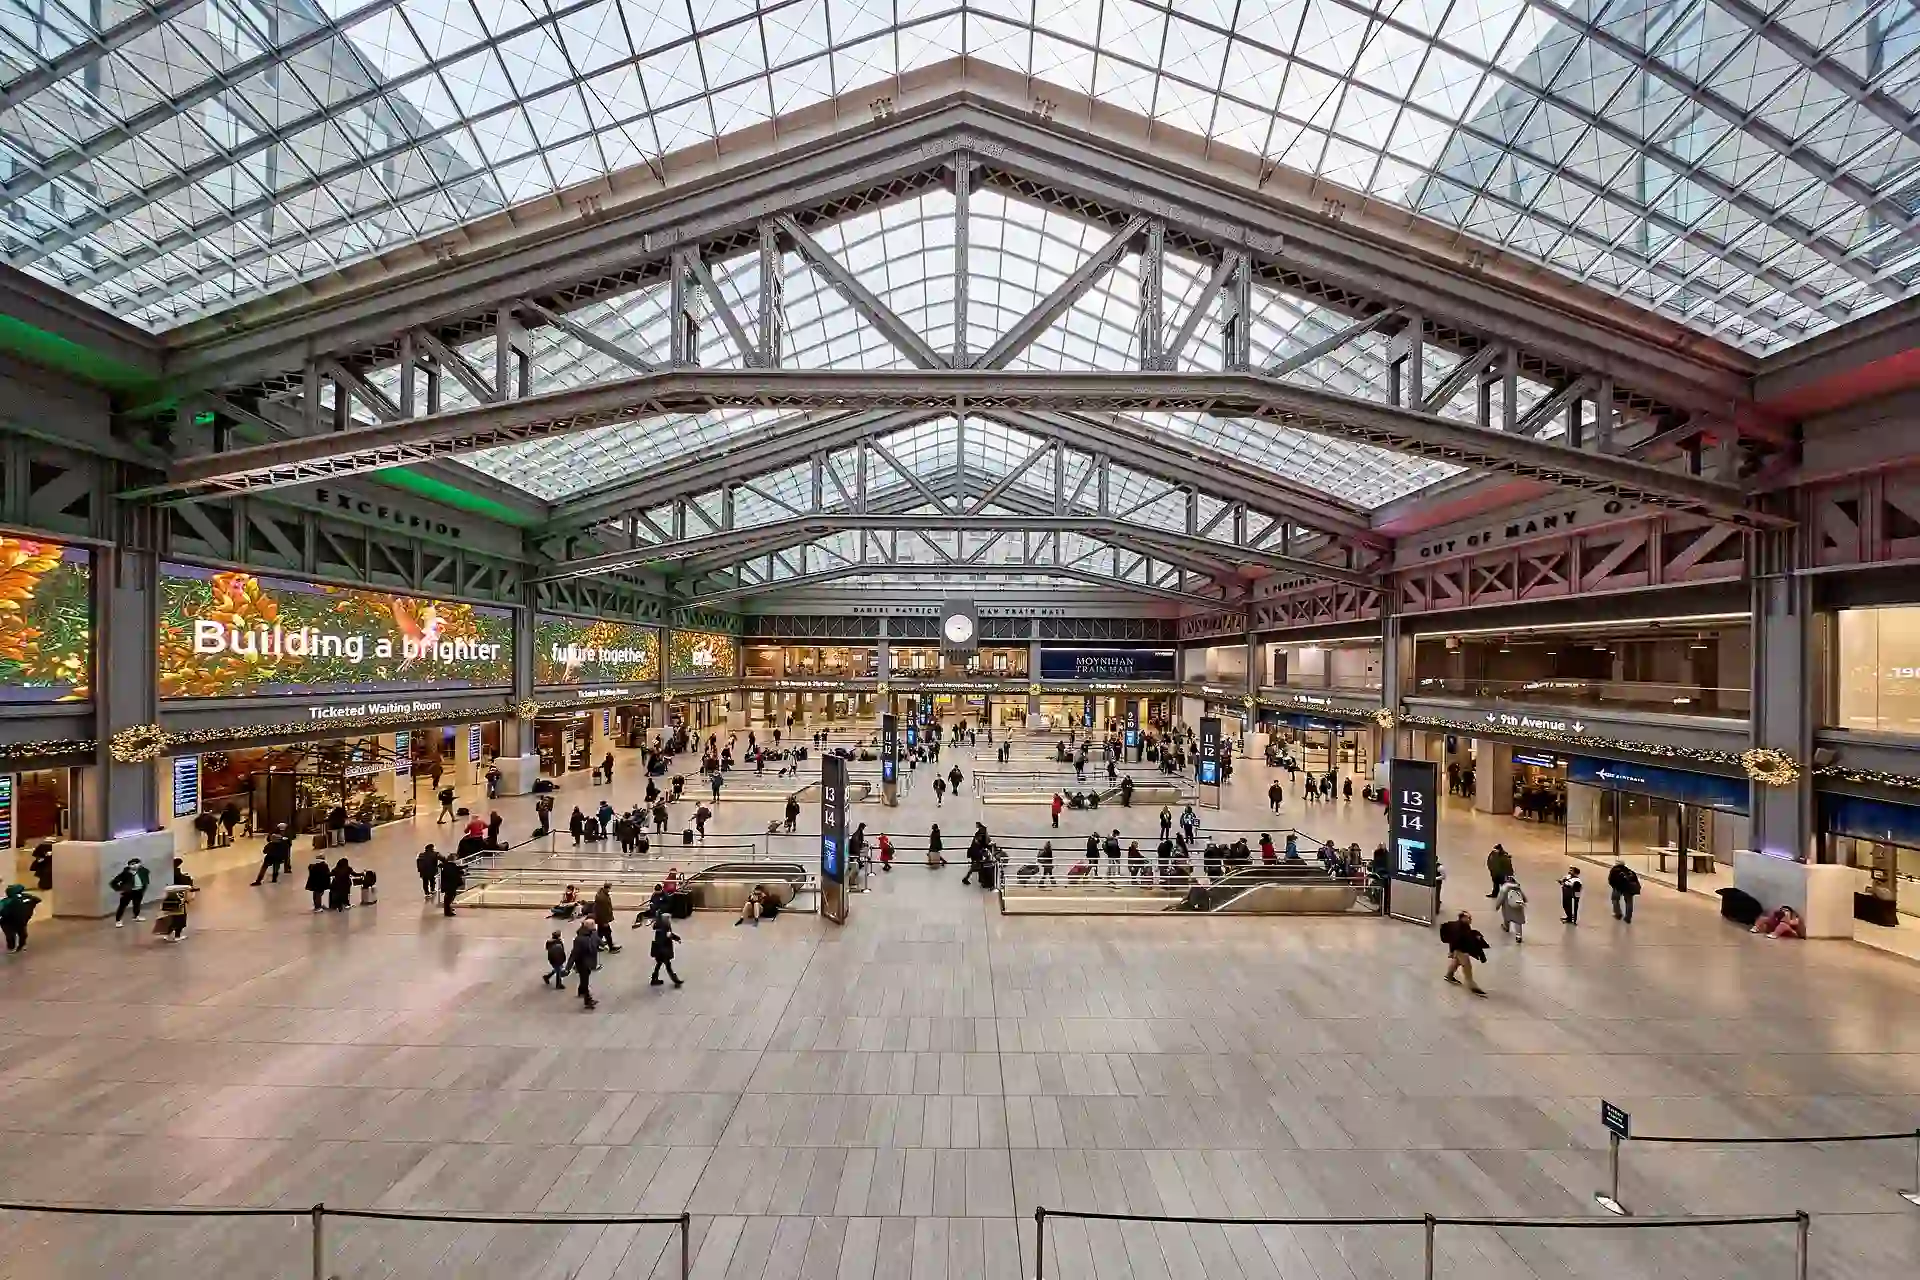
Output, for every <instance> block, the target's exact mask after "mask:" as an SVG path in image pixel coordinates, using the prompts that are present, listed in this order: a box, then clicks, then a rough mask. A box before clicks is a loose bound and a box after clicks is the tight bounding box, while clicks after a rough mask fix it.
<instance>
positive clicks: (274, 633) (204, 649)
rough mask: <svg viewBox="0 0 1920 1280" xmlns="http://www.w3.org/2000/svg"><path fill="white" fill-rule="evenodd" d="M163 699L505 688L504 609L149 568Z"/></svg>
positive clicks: (509, 650) (508, 683) (508, 614)
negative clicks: (156, 601) (156, 589)
mask: <svg viewBox="0 0 1920 1280" xmlns="http://www.w3.org/2000/svg"><path fill="white" fill-rule="evenodd" d="M156 647H157V649H158V659H159V689H160V696H161V697H162V698H164V699H187V698H261V697H276V696H281V695H296V696H308V695H313V694H331V693H386V692H393V691H399V690H412V689H494V688H500V689H504V688H511V687H512V685H513V613H512V611H511V610H508V609H501V608H493V607H489V606H486V605H472V604H463V603H455V602H452V601H446V600H429V599H425V598H423V597H420V596H401V595H391V594H388V593H386V592H381V591H368V590H364V589H362V588H358V587H335V586H327V585H324V584H321V583H314V582H298V581H295V580H292V579H288V578H270V577H263V576H258V575H255V574H250V573H245V572H241V571H238V570H226V569H202V568H196V567H193V566H189V565H180V564H165V565H162V566H161V568H160V635H159V639H158V644H157V646H156Z"/></svg>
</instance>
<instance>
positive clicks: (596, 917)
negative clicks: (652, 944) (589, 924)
mask: <svg viewBox="0 0 1920 1280" xmlns="http://www.w3.org/2000/svg"><path fill="white" fill-rule="evenodd" d="M593 923H594V924H595V925H596V926H597V927H598V928H599V930H600V950H602V951H604V952H606V953H607V954H608V955H617V954H619V951H620V947H619V945H618V944H617V943H615V942H614V940H613V885H612V883H611V882H608V883H606V884H603V885H601V886H600V890H599V892H597V893H595V894H594V895H593Z"/></svg>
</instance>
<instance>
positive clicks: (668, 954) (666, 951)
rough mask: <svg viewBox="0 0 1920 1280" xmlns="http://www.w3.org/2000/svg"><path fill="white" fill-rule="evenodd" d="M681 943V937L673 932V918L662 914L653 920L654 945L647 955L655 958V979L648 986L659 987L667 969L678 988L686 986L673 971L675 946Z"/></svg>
mask: <svg viewBox="0 0 1920 1280" xmlns="http://www.w3.org/2000/svg"><path fill="white" fill-rule="evenodd" d="M678 941H680V935H679V934H677V933H675V932H674V931H673V918H672V917H671V916H669V915H667V914H666V913H665V912H661V913H659V914H658V915H656V916H654V918H653V945H652V946H651V947H649V948H648V949H647V953H648V954H649V955H651V956H652V957H653V978H652V980H651V981H650V982H648V984H647V985H648V986H652V987H657V986H659V985H661V983H660V971H661V970H662V969H665V970H666V971H667V976H668V977H669V978H672V979H673V985H674V986H676V987H680V986H685V985H686V984H685V983H683V982H681V981H680V975H679V974H677V973H675V972H674V971H673V944H674V943H676V942H678Z"/></svg>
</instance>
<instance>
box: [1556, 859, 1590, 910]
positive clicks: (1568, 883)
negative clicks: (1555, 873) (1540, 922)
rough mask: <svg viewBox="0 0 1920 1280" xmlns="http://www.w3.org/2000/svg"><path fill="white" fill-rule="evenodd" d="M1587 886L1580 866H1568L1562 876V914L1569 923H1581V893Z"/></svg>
mask: <svg viewBox="0 0 1920 1280" xmlns="http://www.w3.org/2000/svg"><path fill="white" fill-rule="evenodd" d="M1586 888H1587V886H1586V883H1585V882H1584V881H1582V880H1581V879H1580V868H1578V867H1568V868H1567V874H1566V875H1564V876H1561V877H1560V916H1561V918H1562V919H1564V920H1565V921H1566V922H1567V923H1568V924H1579V923H1580V895H1581V894H1582V893H1584V892H1585V891H1586Z"/></svg>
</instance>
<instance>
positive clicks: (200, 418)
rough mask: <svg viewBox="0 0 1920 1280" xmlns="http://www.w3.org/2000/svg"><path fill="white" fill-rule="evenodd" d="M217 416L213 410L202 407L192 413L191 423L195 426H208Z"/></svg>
mask: <svg viewBox="0 0 1920 1280" xmlns="http://www.w3.org/2000/svg"><path fill="white" fill-rule="evenodd" d="M217 417H219V415H218V414H216V413H215V412H214V411H213V410H211V409H203V410H201V411H200V412H199V413H196V414H194V415H193V425H194V426H196V427H210V426H212V425H213V420H214V419H215V418H217Z"/></svg>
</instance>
